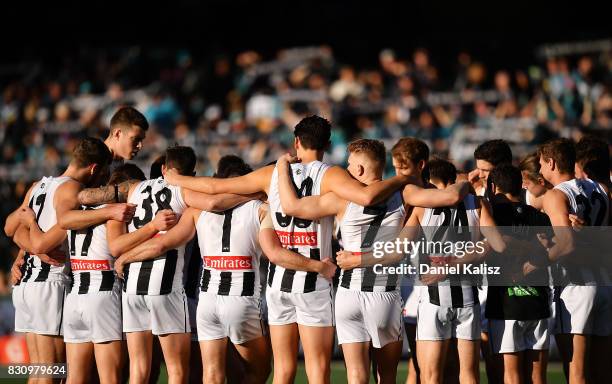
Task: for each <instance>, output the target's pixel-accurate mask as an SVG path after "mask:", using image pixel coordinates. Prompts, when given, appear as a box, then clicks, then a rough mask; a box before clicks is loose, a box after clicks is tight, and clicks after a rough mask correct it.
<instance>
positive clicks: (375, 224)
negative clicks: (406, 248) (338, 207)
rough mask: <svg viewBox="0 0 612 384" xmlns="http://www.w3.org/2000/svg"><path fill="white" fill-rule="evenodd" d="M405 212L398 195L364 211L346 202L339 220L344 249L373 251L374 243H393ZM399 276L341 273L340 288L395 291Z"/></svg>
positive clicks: (367, 269)
mask: <svg viewBox="0 0 612 384" xmlns="http://www.w3.org/2000/svg"><path fill="white" fill-rule="evenodd" d="M405 218H406V210H405V209H404V201H403V199H402V194H401V192H396V193H394V194H393V195H392V196H391V197H390V198H389V199H388V200H387V201H386V202H385V203H384V204H380V205H376V206H369V207H363V206H361V205H358V204H355V203H353V202H349V203H348V204H347V206H346V210H345V213H344V216H343V217H342V220H341V221H340V231H341V233H342V241H343V247H344V249H345V250H347V251H351V252H355V253H365V252H370V251H372V247H373V245H374V243H376V242H382V243H384V242H388V241H390V242H394V241H395V239H397V236H398V235H399V233H400V231H401V229H402V225H403V223H404V219H405ZM398 280H399V275H398V274H386V273H378V274H377V273H375V272H374V267H373V266H372V267H365V268H354V269H349V270H342V272H341V273H340V286H342V287H344V288H346V289H351V290H355V291H363V292H389V291H395V290H396V289H398Z"/></svg>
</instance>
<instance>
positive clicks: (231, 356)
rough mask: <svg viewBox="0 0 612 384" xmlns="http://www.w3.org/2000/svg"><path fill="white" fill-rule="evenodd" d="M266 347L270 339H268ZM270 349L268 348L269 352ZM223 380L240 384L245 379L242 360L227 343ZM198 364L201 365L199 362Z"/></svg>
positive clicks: (231, 345) (232, 345)
mask: <svg viewBox="0 0 612 384" xmlns="http://www.w3.org/2000/svg"><path fill="white" fill-rule="evenodd" d="M268 345H270V338H269V337H268ZM271 349H272V347H271V346H270V350H271ZM225 359H226V360H225V379H226V380H227V382H228V383H241V382H242V381H243V380H244V379H245V368H244V364H243V363H242V358H241V357H240V354H239V353H238V351H237V350H236V347H235V346H234V344H232V343H227V354H226V357H225ZM200 364H202V363H201V362H200Z"/></svg>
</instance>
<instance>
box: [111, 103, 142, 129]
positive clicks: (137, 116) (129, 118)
mask: <svg viewBox="0 0 612 384" xmlns="http://www.w3.org/2000/svg"><path fill="white" fill-rule="evenodd" d="M134 125H135V126H137V127H140V128H142V130H144V131H146V130H147V129H149V122H148V121H147V118H146V117H144V115H143V114H142V113H140V112H138V110H136V109H135V108H132V107H122V108H120V109H119V110H118V111H117V112H115V114H114V115H113V117H112V118H111V121H110V128H111V131H112V130H113V129H115V128H122V129H123V128H126V129H131V128H132V127H133V126H134Z"/></svg>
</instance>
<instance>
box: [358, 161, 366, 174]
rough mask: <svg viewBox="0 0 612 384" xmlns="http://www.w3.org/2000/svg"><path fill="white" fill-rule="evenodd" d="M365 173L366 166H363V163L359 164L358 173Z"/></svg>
mask: <svg viewBox="0 0 612 384" xmlns="http://www.w3.org/2000/svg"><path fill="white" fill-rule="evenodd" d="M364 173H365V168H364V167H363V165H361V164H359V165H358V166H357V174H358V175H359V176H363V174H364Z"/></svg>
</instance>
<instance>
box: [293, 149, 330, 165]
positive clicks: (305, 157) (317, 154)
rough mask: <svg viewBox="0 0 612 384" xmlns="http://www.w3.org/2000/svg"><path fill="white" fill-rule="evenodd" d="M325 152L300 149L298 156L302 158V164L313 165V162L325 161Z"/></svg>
mask: <svg viewBox="0 0 612 384" xmlns="http://www.w3.org/2000/svg"><path fill="white" fill-rule="evenodd" d="M323 154H324V152H323V151H315V150H312V149H300V150H299V151H298V153H297V156H298V157H299V158H300V160H301V161H302V163H312V162H313V161H322V160H323Z"/></svg>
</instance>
